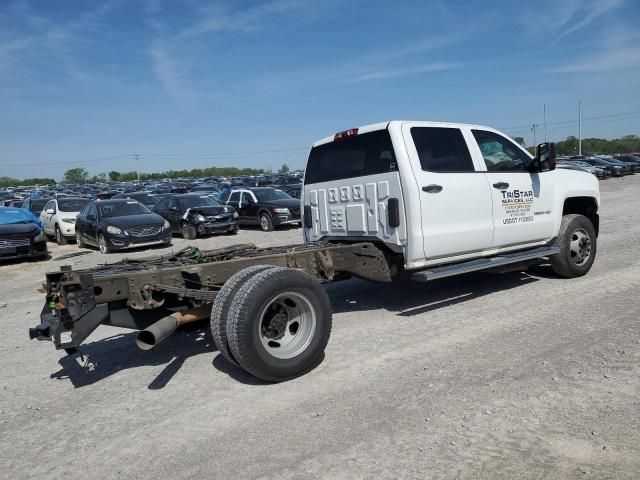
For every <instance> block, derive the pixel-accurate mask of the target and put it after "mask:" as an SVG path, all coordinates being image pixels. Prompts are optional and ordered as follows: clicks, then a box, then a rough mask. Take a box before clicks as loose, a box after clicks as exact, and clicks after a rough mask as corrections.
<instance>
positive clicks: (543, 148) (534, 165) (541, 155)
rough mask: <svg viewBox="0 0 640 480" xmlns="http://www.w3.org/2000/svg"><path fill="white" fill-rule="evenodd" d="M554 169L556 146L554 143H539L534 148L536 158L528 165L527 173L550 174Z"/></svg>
mask: <svg viewBox="0 0 640 480" xmlns="http://www.w3.org/2000/svg"><path fill="white" fill-rule="evenodd" d="M555 169H556V145H555V143H552V142H548V143H541V144H540V145H538V146H537V147H536V157H535V158H534V159H533V160H532V161H531V163H530V164H529V171H530V172H532V173H535V172H550V171H551V170H555Z"/></svg>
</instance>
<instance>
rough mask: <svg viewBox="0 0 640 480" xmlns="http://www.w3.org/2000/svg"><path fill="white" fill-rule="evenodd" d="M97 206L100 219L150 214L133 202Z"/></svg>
mask: <svg viewBox="0 0 640 480" xmlns="http://www.w3.org/2000/svg"><path fill="white" fill-rule="evenodd" d="M97 205H98V209H99V210H100V216H101V217H102V218H111V217H126V216H128V215H143V214H145V213H151V210H149V209H148V208H147V207H145V206H144V205H142V204H141V203H139V202H136V201H135V200H131V201H130V202H118V203H98V204H97Z"/></svg>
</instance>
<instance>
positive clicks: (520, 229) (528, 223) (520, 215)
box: [470, 128, 562, 248]
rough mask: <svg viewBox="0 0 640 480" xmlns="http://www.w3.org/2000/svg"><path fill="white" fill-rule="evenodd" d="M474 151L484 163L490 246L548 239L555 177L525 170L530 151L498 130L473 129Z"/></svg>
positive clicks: (551, 229)
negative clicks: (491, 226)
mask: <svg viewBox="0 0 640 480" xmlns="http://www.w3.org/2000/svg"><path fill="white" fill-rule="evenodd" d="M470 130H471V136H472V137H473V139H474V140H473V141H474V154H475V155H476V156H477V157H478V159H479V160H480V161H482V162H483V163H484V164H485V169H486V173H485V176H486V178H487V181H488V184H489V187H490V189H491V196H492V201H493V212H494V218H493V222H494V234H493V247H495V248H502V247H510V246H517V245H523V244H527V243H536V242H540V241H543V240H548V239H550V238H551V236H552V235H553V227H554V218H555V216H556V215H558V214H561V213H562V212H560V213H558V212H554V211H553V204H554V195H555V189H554V181H555V180H554V179H555V175H554V173H553V172H552V171H551V172H542V173H530V172H528V171H527V170H526V169H525V166H526V164H527V163H528V162H529V161H530V160H531V157H530V156H529V154H528V153H527V152H526V151H525V150H524V149H522V148H521V147H520V146H519V145H517V144H516V143H515V142H513V141H512V140H510V139H508V138H507V137H505V136H503V135H500V134H499V133H497V132H494V131H490V130H484V129H478V128H472V129H470Z"/></svg>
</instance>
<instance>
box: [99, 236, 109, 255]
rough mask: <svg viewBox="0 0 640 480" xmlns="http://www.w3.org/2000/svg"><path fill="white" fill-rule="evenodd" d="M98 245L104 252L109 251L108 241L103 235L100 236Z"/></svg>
mask: <svg viewBox="0 0 640 480" xmlns="http://www.w3.org/2000/svg"><path fill="white" fill-rule="evenodd" d="M98 247H99V248H100V251H101V252H102V253H107V241H106V240H105V238H104V236H102V235H100V237H99V238H98Z"/></svg>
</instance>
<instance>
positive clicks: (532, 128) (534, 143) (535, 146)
mask: <svg viewBox="0 0 640 480" xmlns="http://www.w3.org/2000/svg"><path fill="white" fill-rule="evenodd" d="M539 126H540V125H538V124H537V123H534V124H533V125H531V131H532V132H533V147H534V148H537V147H538V144H537V143H536V128H538V127H539Z"/></svg>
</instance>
